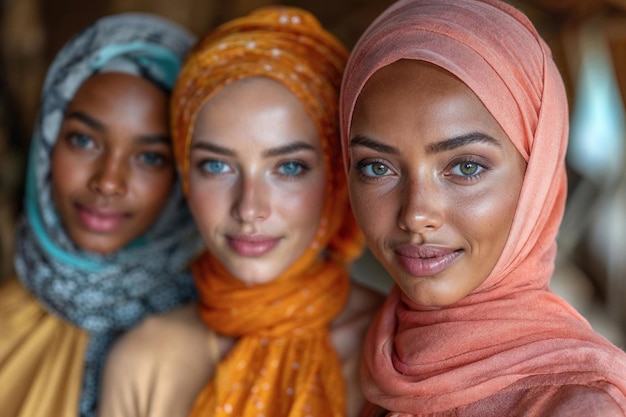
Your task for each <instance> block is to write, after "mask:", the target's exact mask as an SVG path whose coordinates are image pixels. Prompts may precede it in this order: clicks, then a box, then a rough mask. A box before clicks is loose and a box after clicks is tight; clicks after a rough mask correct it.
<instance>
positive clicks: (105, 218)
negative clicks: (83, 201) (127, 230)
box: [76, 205, 129, 233]
mask: <svg viewBox="0 0 626 417" xmlns="http://www.w3.org/2000/svg"><path fill="white" fill-rule="evenodd" d="M76 208H77V210H78V218H79V219H80V221H81V223H82V224H83V226H84V227H85V228H86V229H87V230H89V231H91V232H95V233H111V232H113V231H115V230H117V229H118V228H119V227H120V226H121V225H122V223H124V221H125V220H126V219H127V218H128V217H129V216H128V215H127V214H125V213H122V212H115V211H109V210H100V209H97V208H92V207H87V206H83V205H76Z"/></svg>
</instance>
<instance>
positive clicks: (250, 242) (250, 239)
mask: <svg viewBox="0 0 626 417" xmlns="http://www.w3.org/2000/svg"><path fill="white" fill-rule="evenodd" d="M227 241H228V245H229V246H230V247H231V249H232V250H234V251H235V252H236V253H237V254H239V255H241V256H251V257H255V256H262V255H265V254H266V253H268V252H270V251H271V250H272V249H274V248H275V247H276V245H278V242H280V238H274V237H269V236H263V235H234V236H227Z"/></svg>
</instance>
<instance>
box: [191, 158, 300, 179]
mask: <svg viewBox="0 0 626 417" xmlns="http://www.w3.org/2000/svg"><path fill="white" fill-rule="evenodd" d="M213 163H216V164H221V166H220V168H222V169H220V170H219V171H218V172H215V171H211V170H210V169H208V165H209V164H213ZM290 164H293V165H295V166H296V168H297V172H296V173H295V174H288V173H285V172H281V169H282V168H284V167H285V166H286V165H290ZM197 167H198V170H199V171H200V172H201V173H202V174H203V175H207V176H218V175H224V174H228V173H229V172H232V171H234V170H233V169H232V168H231V167H230V166H229V165H228V164H227V163H226V162H224V161H221V160H219V159H203V160H201V161H199V162H198V164H197ZM225 168H227V170H224V169H225ZM310 169H311V167H310V166H309V165H308V164H306V163H304V162H302V161H296V160H288V161H284V162H281V163H279V164H278V169H277V172H278V175H280V176H281V177H283V178H285V179H287V180H295V179H298V178H300V177H303V176H305V175H306V174H307V173H308V172H309V171H310Z"/></svg>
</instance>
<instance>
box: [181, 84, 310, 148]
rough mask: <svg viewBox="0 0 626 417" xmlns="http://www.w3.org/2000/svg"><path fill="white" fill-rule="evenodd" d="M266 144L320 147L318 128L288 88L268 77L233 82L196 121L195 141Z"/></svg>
mask: <svg viewBox="0 0 626 417" xmlns="http://www.w3.org/2000/svg"><path fill="white" fill-rule="evenodd" d="M232 136H236V137H237V138H238V139H239V140H237V141H230V143H229V145H231V146H237V144H238V143H240V142H248V143H249V142H253V143H255V144H256V143H262V142H268V141H271V139H272V138H274V139H281V140H293V141H307V142H312V143H315V144H316V146H319V142H320V138H319V135H318V131H317V126H316V124H315V123H314V122H313V119H312V118H311V117H310V116H309V114H308V112H307V111H306V109H305V107H304V105H303V104H302V103H301V102H300V100H299V99H298V98H297V97H296V96H295V94H293V93H292V92H291V91H290V90H289V89H288V88H287V87H286V86H284V85H283V84H282V83H280V82H278V81H276V80H273V79H271V78H267V77H249V78H245V79H241V80H237V81H233V82H230V83H228V84H226V85H225V86H224V87H221V88H220V89H219V90H218V91H216V92H215V93H214V94H212V95H211V97H209V99H208V100H207V101H206V102H205V103H204V105H203V106H202V107H201V108H200V110H199V112H198V115H197V117H196V121H195V127H194V131H193V139H192V140H194V141H197V140H205V141H225V140H227V139H232Z"/></svg>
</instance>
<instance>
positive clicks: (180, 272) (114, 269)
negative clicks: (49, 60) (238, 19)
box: [15, 14, 200, 416]
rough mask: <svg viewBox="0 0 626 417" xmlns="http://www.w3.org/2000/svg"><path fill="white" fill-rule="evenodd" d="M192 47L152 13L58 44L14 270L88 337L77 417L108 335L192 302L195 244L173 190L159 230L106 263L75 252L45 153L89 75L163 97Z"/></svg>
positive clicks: (104, 24) (104, 22)
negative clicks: (126, 81)
mask: <svg viewBox="0 0 626 417" xmlns="http://www.w3.org/2000/svg"><path fill="white" fill-rule="evenodd" d="M193 41H194V39H193V37H192V36H191V35H190V34H189V33H187V32H186V31H185V30H183V29H182V28H180V27H178V26H176V25H174V24H172V23H170V22H168V21H166V20H163V19H161V18H158V17H155V16H150V15H145V14H123V15H116V16H110V17H105V18H103V19H100V20H99V21H97V22H96V23H94V24H93V25H91V26H90V27H88V28H87V29H85V30H84V31H82V32H81V33H79V34H78V35H76V36H75V37H74V38H73V39H71V40H70V41H69V42H68V43H67V44H66V45H65V46H64V47H63V49H62V50H61V51H60V52H59V54H58V55H57V57H56V59H55V61H54V62H53V64H52V66H51V67H50V69H49V71H48V74H47V77H46V79H45V83H44V86H43V92H42V101H41V109H40V115H39V122H38V123H37V125H36V126H35V130H34V135H33V138H32V144H31V151H30V160H29V164H28V173H27V189H26V196H25V207H26V214H25V215H24V216H23V218H22V219H21V222H20V225H19V230H18V238H17V255H16V259H15V267H16V271H17V273H18V276H19V278H20V280H21V282H22V284H23V285H24V286H25V287H26V288H27V289H29V290H30V291H31V292H32V293H33V294H34V295H35V296H36V297H37V298H38V299H39V301H40V302H41V303H42V304H43V306H44V307H45V308H46V309H47V310H48V311H49V312H51V313H52V314H55V315H57V316H58V317H61V318H62V319H64V320H67V321H68V322H70V323H72V324H74V325H76V326H78V327H80V328H82V329H84V330H86V331H88V332H89V333H90V341H89V347H88V350H87V353H86V357H85V372H84V383H83V392H82V396H81V401H80V412H81V415H83V416H90V415H93V414H94V411H95V405H96V398H97V393H98V381H99V379H100V377H99V375H100V368H101V365H102V362H103V359H104V357H105V354H106V351H107V348H108V347H109V345H110V343H111V341H112V340H113V338H114V336H115V335H116V334H117V333H119V332H120V331H122V330H124V329H127V328H129V327H131V326H133V325H135V324H137V323H138V322H139V321H140V320H142V319H143V318H144V317H146V316H147V315H149V314H153V313H158V312H162V311H165V310H169V309H171V308H174V307H177V306H179V305H181V304H183V303H186V302H188V301H190V300H192V299H193V298H194V297H195V290H194V288H193V281H192V279H191V276H190V274H189V273H188V271H187V266H188V264H189V262H190V260H191V258H192V257H193V256H194V255H195V254H196V253H197V252H198V251H199V248H200V240H199V237H198V236H197V233H196V231H195V226H194V225H193V222H192V219H191V216H190V214H189V212H188V210H187V207H186V204H185V202H184V198H183V195H182V190H181V187H180V185H178V184H177V185H176V186H175V189H174V191H173V192H172V195H171V196H170V199H169V201H168V203H167V205H166V207H165V208H164V210H163V212H162V214H161V215H160V217H159V218H158V219H157V221H156V223H155V224H154V225H153V226H152V227H151V228H150V229H149V231H148V232H146V233H145V235H144V236H141V237H140V238H138V239H136V241H134V242H132V243H131V244H130V245H128V247H126V248H124V249H122V250H120V251H118V252H117V253H114V254H111V255H106V256H103V255H98V254H94V253H87V252H85V251H82V250H81V249H80V248H77V247H75V246H74V244H73V243H72V241H71V240H70V239H69V237H68V236H67V235H66V233H65V232H64V230H63V227H62V224H61V221H60V219H59V216H58V214H57V212H56V210H55V207H54V204H53V202H52V196H51V191H50V189H51V184H50V159H51V152H52V149H53V147H54V144H55V142H56V140H57V135H58V133H59V129H60V126H61V123H62V120H63V113H64V110H65V107H66V106H67V105H68V103H69V101H71V99H72V97H73V96H74V94H75V93H76V91H77V89H78V88H79V87H80V85H81V84H82V83H83V82H84V81H85V80H86V79H87V78H88V77H89V76H91V75H93V74H94V73H97V72H102V71H108V72H111V71H116V72H124V73H131V74H135V75H138V76H140V77H143V78H145V79H147V80H149V81H151V82H153V83H155V84H156V85H157V86H159V87H160V88H163V89H165V90H167V91H169V90H171V88H172V86H173V83H174V81H175V79H176V76H177V73H178V70H179V67H180V61H181V59H182V56H183V54H184V53H185V52H186V51H187V50H188V49H189V48H190V47H191V45H192V43H193Z"/></svg>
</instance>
